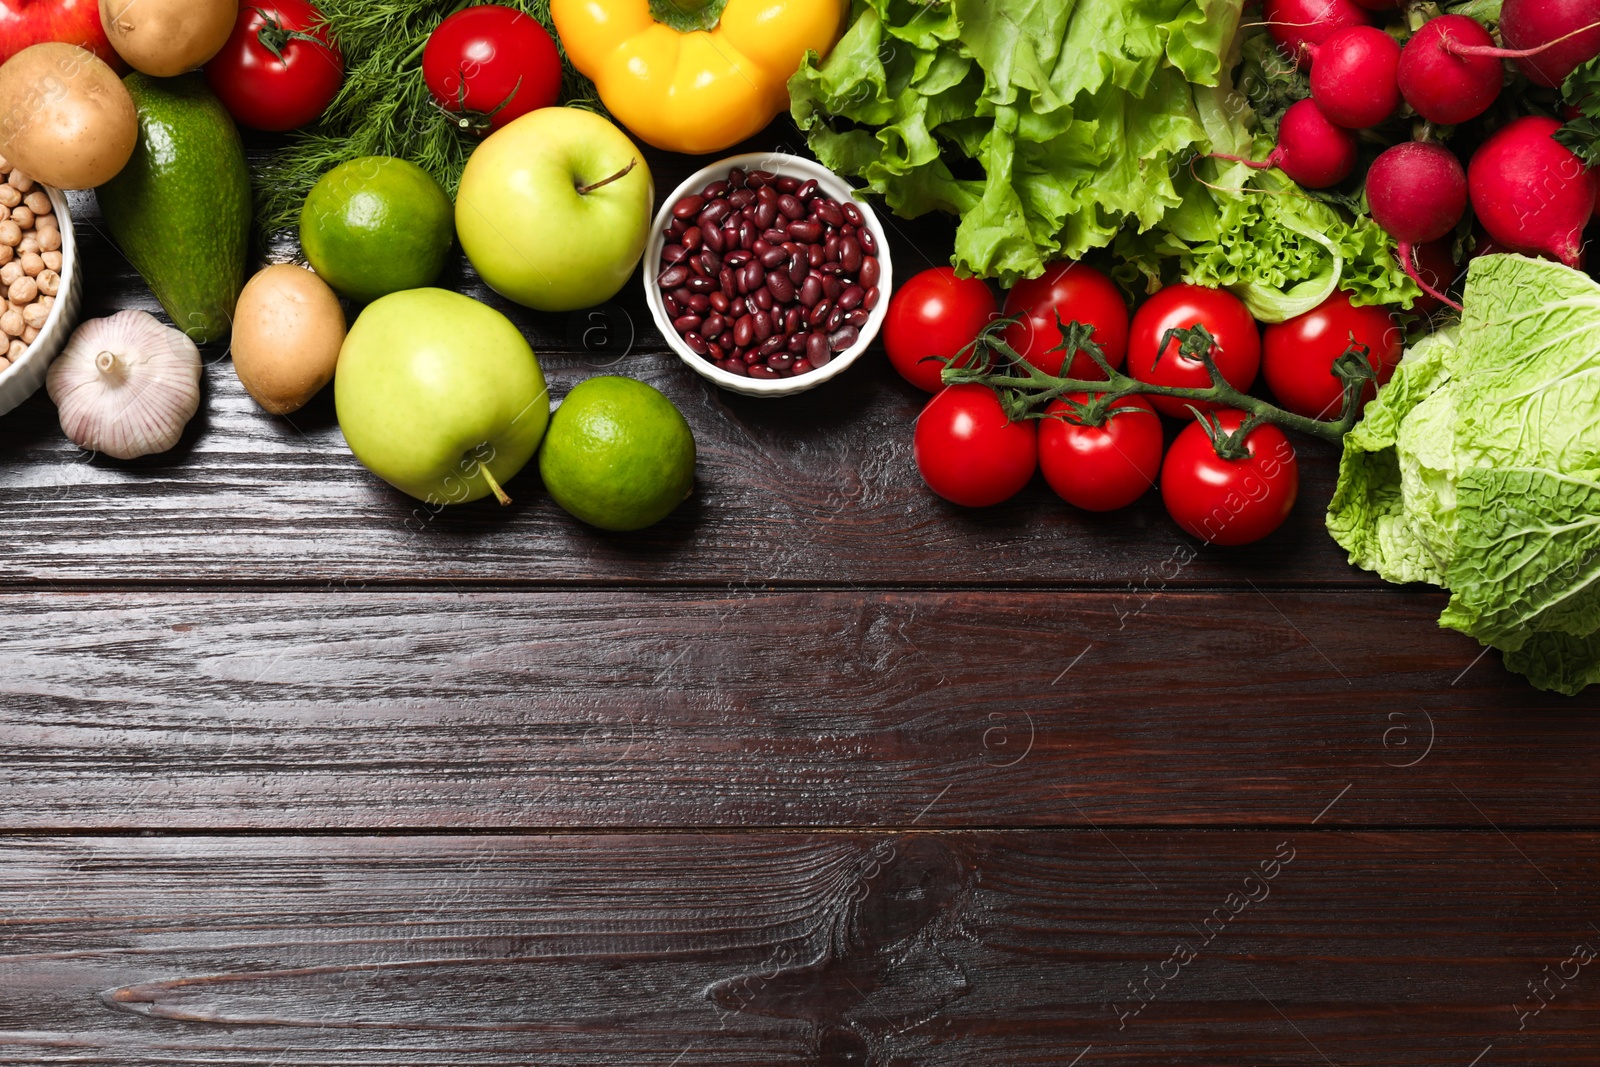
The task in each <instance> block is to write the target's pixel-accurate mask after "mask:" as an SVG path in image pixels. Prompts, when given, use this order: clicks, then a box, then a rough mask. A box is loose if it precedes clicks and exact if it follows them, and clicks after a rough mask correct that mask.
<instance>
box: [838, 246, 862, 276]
mask: <svg viewBox="0 0 1600 1067" xmlns="http://www.w3.org/2000/svg"><path fill="white" fill-rule="evenodd" d="M839 262H840V263H842V264H843V265H844V269H845V270H847V271H849V272H850V273H851V274H856V273H859V272H860V270H861V245H860V244H859V243H857V241H856V239H855V238H853V237H846V238H845V239H844V240H843V241H840V242H839Z"/></svg>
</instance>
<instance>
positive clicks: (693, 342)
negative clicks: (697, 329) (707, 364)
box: [683, 333, 710, 356]
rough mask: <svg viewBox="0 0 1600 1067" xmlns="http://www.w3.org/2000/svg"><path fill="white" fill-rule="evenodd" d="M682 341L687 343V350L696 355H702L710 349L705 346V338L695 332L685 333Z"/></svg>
mask: <svg viewBox="0 0 1600 1067" xmlns="http://www.w3.org/2000/svg"><path fill="white" fill-rule="evenodd" d="M683 343H684V344H686V345H688V346H689V350H690V351H691V352H693V353H694V354H695V355H697V356H703V355H705V354H706V353H707V352H709V351H710V349H709V348H707V347H706V342H705V340H704V339H703V338H702V337H701V336H700V335H699V334H697V333H690V334H685V335H684V337H683Z"/></svg>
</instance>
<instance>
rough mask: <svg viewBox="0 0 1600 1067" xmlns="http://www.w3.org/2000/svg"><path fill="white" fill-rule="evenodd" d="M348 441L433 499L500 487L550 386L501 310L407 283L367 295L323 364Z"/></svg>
mask: <svg viewBox="0 0 1600 1067" xmlns="http://www.w3.org/2000/svg"><path fill="white" fill-rule="evenodd" d="M333 398H334V404H335V405H336V406H337V408H338V411H339V428H340V429H341V430H343V431H344V439H345V441H346V442H348V443H349V445H350V451H352V452H354V453H355V454H356V458H357V459H359V460H360V461H361V462H362V463H363V464H365V465H366V467H367V469H368V470H370V471H372V473H373V474H376V475H377V476H378V477H380V478H382V479H383V480H384V481H386V482H388V483H389V484H390V485H392V486H394V487H395V488H396V489H399V490H400V491H401V492H405V493H410V494H411V495H412V496H414V497H416V498H417V499H418V500H423V501H426V502H427V503H429V504H433V505H435V506H439V505H444V504H460V503H464V502H466V501H469V500H478V499H481V498H482V497H485V496H488V495H489V494H490V493H493V494H494V495H495V496H496V497H497V498H499V500H500V502H501V503H502V504H509V503H510V502H511V498H510V497H508V496H506V495H505V491H504V490H503V489H501V488H500V487H501V484H502V483H504V482H507V481H509V480H510V479H511V478H513V477H515V475H516V473H517V472H518V471H520V470H521V469H522V468H523V467H524V466H526V465H527V462H528V460H530V459H531V458H533V454H534V452H535V451H536V450H537V449H538V447H539V442H540V440H541V439H542V438H543V437H544V431H545V427H546V426H548V425H549V424H550V391H549V390H548V389H547V388H545V382H544V372H543V371H541V370H540V369H539V361H538V360H537V359H536V358H534V354H533V349H532V348H530V347H529V346H528V342H527V341H526V340H524V339H523V336H522V334H521V333H520V332H519V331H518V330H517V328H516V327H515V326H514V325H512V323H511V320H510V319H508V318H506V317H505V316H504V315H502V314H500V312H498V311H496V310H494V309H493V308H491V307H487V306H486V305H484V304H480V303H478V301H476V300H473V299H472V298H471V297H466V296H462V295H461V294H460V293H451V292H446V291H445V290H443V289H408V290H406V291H405V292H400V293H392V294H390V295H389V296H386V297H382V298H381V299H378V300H375V301H373V302H372V303H370V304H368V305H367V306H366V309H365V310H364V311H362V312H361V315H360V317H359V318H357V319H356V322H355V325H354V326H352V327H350V333H349V335H348V336H347V337H345V340H344V347H343V348H341V349H340V350H339V363H338V366H337V368H336V369H335V371H334V380H333Z"/></svg>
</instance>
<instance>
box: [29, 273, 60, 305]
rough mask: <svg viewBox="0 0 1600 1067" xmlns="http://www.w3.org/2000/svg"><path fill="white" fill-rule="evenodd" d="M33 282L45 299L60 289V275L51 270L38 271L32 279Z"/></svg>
mask: <svg viewBox="0 0 1600 1067" xmlns="http://www.w3.org/2000/svg"><path fill="white" fill-rule="evenodd" d="M34 283H35V284H37V285H38V286H39V292H41V293H43V294H44V297H45V299H46V300H49V299H50V298H51V297H53V296H55V295H56V294H57V293H58V292H60V291H61V275H59V274H57V273H56V272H55V271H53V270H42V271H40V272H39V276H38V277H37V278H35V279H34Z"/></svg>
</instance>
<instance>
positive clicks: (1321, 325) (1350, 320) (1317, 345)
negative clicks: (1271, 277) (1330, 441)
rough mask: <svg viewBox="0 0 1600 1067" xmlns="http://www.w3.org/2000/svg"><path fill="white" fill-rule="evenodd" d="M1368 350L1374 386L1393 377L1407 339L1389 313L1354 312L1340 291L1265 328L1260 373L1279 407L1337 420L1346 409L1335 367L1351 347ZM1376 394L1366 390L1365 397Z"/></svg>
mask: <svg viewBox="0 0 1600 1067" xmlns="http://www.w3.org/2000/svg"><path fill="white" fill-rule="evenodd" d="M1352 341H1354V343H1356V344H1360V345H1366V346H1367V348H1368V356H1367V359H1368V362H1370V363H1371V364H1372V369H1373V370H1374V371H1375V372H1376V373H1377V375H1378V383H1377V384H1378V385H1383V384H1385V383H1387V382H1388V381H1389V379H1390V378H1391V377H1393V376H1394V368H1395V366H1396V365H1397V364H1398V363H1399V362H1400V356H1401V355H1402V354H1403V352H1404V351H1405V336H1404V334H1402V333H1401V331H1400V327H1399V325H1398V324H1397V323H1396V322H1395V319H1394V315H1393V314H1392V313H1391V312H1390V310H1389V309H1388V308H1383V307H1356V306H1355V304H1354V303H1352V302H1351V300H1350V294H1349V293H1346V292H1344V291H1343V290H1342V289H1341V290H1339V291H1337V292H1335V293H1334V294H1333V295H1332V296H1330V297H1328V299H1326V300H1324V301H1323V302H1322V303H1321V304H1318V305H1317V306H1316V307H1314V308H1312V309H1311V310H1310V311H1308V312H1306V313H1305V314H1304V315H1298V316H1296V317H1295V318H1292V319H1290V320H1289V321H1288V322H1280V323H1276V324H1274V325H1271V326H1268V327H1267V329H1266V338H1265V341H1264V343H1263V345H1262V364H1261V366H1262V371H1263V373H1264V374H1265V376H1266V379H1267V385H1268V386H1269V387H1270V388H1271V389H1272V393H1273V395H1274V396H1276V397H1277V398H1278V402H1279V403H1280V404H1282V405H1283V406H1284V407H1285V408H1286V409H1288V410H1289V411H1292V412H1294V413H1295V414H1296V415H1304V416H1305V417H1306V418H1309V419H1336V418H1338V417H1339V414H1340V412H1341V411H1342V409H1343V407H1344V382H1343V381H1342V380H1340V379H1339V378H1337V377H1335V376H1334V373H1333V364H1334V361H1335V360H1337V359H1338V358H1339V357H1340V356H1341V355H1343V354H1344V352H1345V350H1346V349H1348V348H1349V347H1350V345H1351V343H1352ZM1374 395H1376V390H1375V389H1374V388H1373V387H1372V386H1370V385H1369V386H1368V387H1367V398H1368V399H1371V397H1372V396H1374Z"/></svg>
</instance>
